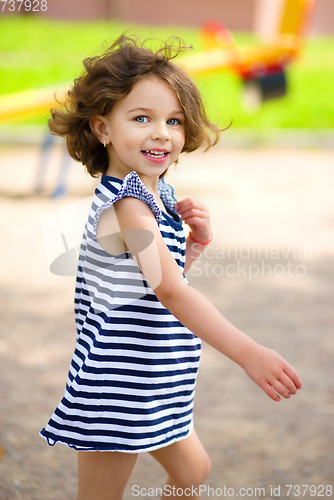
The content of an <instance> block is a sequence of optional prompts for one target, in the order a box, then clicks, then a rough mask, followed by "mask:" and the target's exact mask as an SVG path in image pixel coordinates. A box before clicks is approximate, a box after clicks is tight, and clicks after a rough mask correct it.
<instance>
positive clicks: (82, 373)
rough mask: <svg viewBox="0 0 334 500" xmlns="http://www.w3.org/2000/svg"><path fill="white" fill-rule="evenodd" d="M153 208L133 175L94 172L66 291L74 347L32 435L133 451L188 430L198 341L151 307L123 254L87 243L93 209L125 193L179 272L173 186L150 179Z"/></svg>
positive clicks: (180, 239) (91, 237)
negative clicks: (50, 410)
mask: <svg viewBox="0 0 334 500" xmlns="http://www.w3.org/2000/svg"><path fill="white" fill-rule="evenodd" d="M159 194H160V197H161V199H162V201H163V203H164V206H165V208H166V211H161V210H160V209H159V207H158V205H157V204H156V202H155V200H154V197H153V196H152V194H151V193H149V191H148V190H147V189H146V187H145V186H144V184H143V183H142V181H141V180H140V178H139V177H138V175H137V174H136V172H131V173H130V174H128V175H127V176H126V177H125V179H124V180H123V181H122V180H120V179H116V178H114V177H109V176H103V177H102V180H101V183H100V184H99V186H98V187H97V189H96V192H95V197H94V200H93V204H92V207H91V211H90V214H89V218H88V221H87V224H86V227H85V230H84V234H83V240H82V244H81V248H80V256H79V265H78V273H77V281H76V291H75V319H76V326H77V343H76V348H75V351H74V354H73V358H72V362H71V366H70V370H69V374H68V378H67V383H66V389H65V394H64V397H63V399H62V400H61V402H60V404H59V405H58V407H57V408H56V410H55V412H54V414H53V415H52V417H51V419H50V421H49V422H48V424H47V426H46V427H45V429H43V430H42V431H41V433H40V434H41V436H43V437H44V438H46V440H47V442H48V443H49V444H50V445H54V444H55V443H57V442H60V443H63V444H66V445H68V446H70V447H73V448H75V449H77V450H88V451H89V450H90V451H93V450H100V451H120V452H127V453H139V452H144V451H153V450H155V449H158V448H161V447H164V446H167V445H169V444H172V443H174V442H176V441H179V440H181V439H185V438H186V437H187V436H189V434H190V433H191V430H192V427H193V399H194V391H195V384H196V376H197V371H198V366H199V360H200V352H201V342H200V339H198V338H197V337H196V336H195V335H194V334H193V333H192V332H191V331H189V330H188V329H187V328H186V327H184V326H183V325H182V324H181V323H180V322H179V321H178V320H177V319H176V318H175V317H174V316H172V314H171V313H170V312H169V311H168V310H167V309H166V308H165V307H164V306H163V305H162V304H161V303H160V302H159V301H158V299H157V297H156V296H155V294H154V292H153V290H152V289H151V288H150V287H149V285H148V283H147V282H146V281H145V278H144V275H143V274H142V273H141V272H140V270H139V268H138V267H137V265H136V263H135V260H134V259H133V257H132V255H131V254H130V253H129V252H125V253H123V254H121V255H118V256H112V255H110V254H109V253H107V252H106V251H105V250H104V249H103V248H102V247H101V246H100V245H99V244H98V242H97V240H96V228H97V223H98V220H99V217H100V215H101V213H102V212H103V210H105V209H107V208H110V207H112V205H113V203H114V202H115V201H117V200H119V199H121V198H123V197H125V196H133V197H136V198H139V199H140V200H142V201H144V202H145V203H146V204H147V205H148V206H149V207H150V209H151V210H152V212H153V214H154V216H155V219H156V222H157V224H158V225H159V229H160V231H161V234H162V237H163V239H164V241H165V243H166V245H167V246H168V248H169V250H170V251H171V253H172V255H173V256H174V258H175V260H176V262H177V264H178V265H179V266H180V268H181V270H183V268H184V263H185V247H186V243H185V237H184V232H183V229H182V222H181V219H180V218H179V216H178V215H177V214H176V212H175V211H174V204H175V202H176V200H175V198H174V192H173V188H171V186H169V185H168V184H166V183H165V182H164V181H159Z"/></svg>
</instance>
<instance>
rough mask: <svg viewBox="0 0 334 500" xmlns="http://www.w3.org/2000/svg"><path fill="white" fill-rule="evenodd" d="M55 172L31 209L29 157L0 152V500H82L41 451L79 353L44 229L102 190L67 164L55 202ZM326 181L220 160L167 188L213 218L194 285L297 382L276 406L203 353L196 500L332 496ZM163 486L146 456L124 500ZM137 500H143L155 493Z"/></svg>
mask: <svg viewBox="0 0 334 500" xmlns="http://www.w3.org/2000/svg"><path fill="white" fill-rule="evenodd" d="M60 158H61V151H60V150H59V149H55V151H54V152H53V155H52V158H51V159H50V165H49V171H48V173H47V179H46V180H47V182H46V185H45V189H44V192H43V193H42V194H40V195H38V196H36V195H32V192H33V188H34V182H35V181H34V179H35V175H36V169H37V164H38V160H39V150H38V148H37V147H21V148H20V147H16V148H15V149H13V148H12V149H10V148H5V147H2V148H1V150H0V176H1V177H0V178H1V187H0V191H1V196H0V207H1V219H0V220H1V273H0V283H1V288H0V296H1V319H0V321H1V333H0V363H1V364H0V401H1V405H0V432H1V434H0V499H1V500H16V499H25V500H74V499H75V495H76V453H75V452H74V451H73V450H70V449H67V448H66V447H64V446H61V445H57V446H55V447H53V448H52V447H49V446H47V444H46V443H45V441H44V440H42V439H41V438H40V437H39V436H38V432H39V430H40V429H41V428H42V427H43V426H44V425H45V424H46V422H47V420H48V419H49V417H50V415H51V414H52V412H53V410H54V407H55V406H56V405H57V404H58V402H59V400H60V398H61V397H62V394H63V390H64V384H65V379H66V375H67V370H68V365H69V362H70V358H71V354H72V351H73V347H74V339H75V330H74V320H73V314H72V295H73V286H74V278H72V277H59V276H55V275H52V274H51V273H50V272H49V270H48V265H47V261H46V256H45V251H44V246H43V237H42V224H43V222H44V220H45V219H46V218H47V217H48V216H49V215H51V214H52V213H54V212H55V211H56V210H58V209H59V208H61V207H63V206H65V205H67V204H69V203H72V202H74V201H77V200H79V199H81V198H84V197H86V196H89V195H90V194H91V192H92V189H93V188H94V186H95V185H96V181H95V180H92V179H90V178H89V177H88V176H86V175H85V174H83V173H82V170H81V167H80V166H79V165H76V164H73V165H72V166H71V172H70V176H69V180H68V193H67V195H66V196H64V197H62V198H58V199H52V198H51V197H50V196H49V194H50V192H52V190H53V188H54V185H55V182H56V177H57V172H58V169H59V162H60ZM333 166H334V151H333V150H325V151H320V150H314V149H303V150H293V149H286V150H284V149H280V150H273V149H263V150H257V149H254V150H249V149H248V150H247V149H244V150H239V151H236V150H232V149H228V150H224V149H222V148H216V150H212V152H209V153H208V154H206V155H205V156H202V155H196V154H195V155H193V156H189V157H186V158H185V159H184V160H182V161H181V163H180V165H179V167H178V169H177V171H176V172H171V173H170V175H169V179H170V181H171V182H173V183H174V185H175V187H176V189H177V194H178V197H179V198H180V199H181V198H183V197H185V196H190V195H191V196H194V197H197V198H200V199H202V200H203V201H204V202H205V203H206V204H207V205H208V207H209V208H210V210H211V216H212V226H213V232H214V240H213V242H212V243H211V244H210V246H209V247H207V250H206V254H205V255H204V256H202V258H201V259H200V261H199V262H198V263H197V264H196V266H195V267H194V269H193V270H192V272H191V273H190V275H189V281H190V282H191V284H192V285H193V286H195V287H196V288H198V289H199V290H201V291H202V292H203V294H204V295H206V296H207V297H208V298H209V299H210V300H211V301H212V302H213V303H214V304H215V305H216V307H217V308H218V309H219V310H220V311H221V312H222V313H223V314H224V315H225V316H226V317H227V318H228V319H230V320H231V321H232V322H234V323H235V324H236V325H237V326H239V327H240V328H241V329H243V330H244V331H246V332H247V333H248V334H249V335H250V336H251V337H253V338H254V339H255V340H257V341H259V342H262V343H263V344H265V345H267V346H268V347H271V348H274V349H277V350H278V351H279V352H280V353H281V354H282V355H283V356H285V357H286V359H287V360H288V361H289V362H291V363H292V364H293V365H294V366H295V367H296V369H297V370H298V371H299V372H300V375H301V377H302V379H303V382H304V388H303V390H302V391H301V392H300V393H299V394H298V395H297V396H296V397H294V398H292V400H290V401H282V402H281V403H274V402H272V401H271V400H270V399H269V398H267V396H266V395H265V394H264V393H262V392H261V390H260V389H259V388H258V387H257V386H255V385H254V384H253V383H252V382H251V381H250V380H249V379H248V378H247V376H245V374H244V373H243V372H242V370H241V369H240V368H239V367H238V366H236V365H234V364H233V363H232V362H230V361H229V360H228V359H225V358H224V357H223V356H222V355H220V354H218V353H217V352H215V351H214V350H213V349H212V348H210V347H208V346H206V345H205V346H204V348H203V357H202V362H201V368H200V373H199V378H198V385H197V392H196V400H195V427H196V429H197V433H198V434H199V436H200V438H201V440H202V442H203V444H204V446H205V447H206V449H207V451H208V453H209V455H210V456H211V459H212V464H213V465H212V472H211V474H210V477H209V479H208V480H207V482H206V485H207V487H210V488H211V489H210V490H207V491H206V492H204V493H203V497H204V498H206V497H208V498H238V497H239V498H240V497H242V496H244V497H247V498H266V499H269V498H297V497H303V498H306V499H311V498H323V497H325V498H330V497H331V496H333V494H332V489H331V488H334V471H333V469H334V467H333V464H334V432H333V431H334V389H333V380H334V377H333V375H334V368H333V367H334V359H333V358H334V337H333V324H334V321H333V320H334V309H333V298H334V286H333V278H334V257H333V244H334V197H333V181H334V169H333ZM165 479H166V477H165V473H164V471H163V470H161V469H160V466H159V465H158V464H156V463H155V462H154V460H153V459H152V458H151V457H150V456H148V455H146V454H143V455H141V456H140V457H139V459H138V462H137V464H136V467H135V470H134V473H133V476H132V477H131V480H130V483H129V485H128V487H127V490H126V493H125V499H126V500H130V499H133V498H135V496H134V495H133V493H136V492H137V491H138V488H134V489H132V488H133V487H135V486H136V485H137V486H138V487H140V488H159V487H162V486H163V484H164V481H165ZM286 485H293V487H294V488H292V489H291V490H290V492H289V487H288V486H286ZM301 485H308V487H309V488H308V489H307V490H306V491H305V489H306V487H305V486H304V487H301V489H300V490H298V486H301ZM311 485H313V487H311ZM241 488H245V489H244V490H241ZM142 493H144V490H143V491H142ZM147 493H148V495H144V496H142V497H141V498H149V497H151V498H152V496H153V495H154V493H155V491H153V490H147Z"/></svg>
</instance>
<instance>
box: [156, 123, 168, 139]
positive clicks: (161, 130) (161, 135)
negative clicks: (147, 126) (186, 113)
mask: <svg viewBox="0 0 334 500" xmlns="http://www.w3.org/2000/svg"><path fill="white" fill-rule="evenodd" d="M152 139H154V140H160V141H169V140H170V133H169V130H168V125H167V124H166V123H156V124H155V126H154V128H153V131H152Z"/></svg>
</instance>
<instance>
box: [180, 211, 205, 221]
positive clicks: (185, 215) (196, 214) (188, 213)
mask: <svg viewBox="0 0 334 500" xmlns="http://www.w3.org/2000/svg"><path fill="white" fill-rule="evenodd" d="M179 215H180V217H181V218H182V220H187V219H189V218H190V217H197V218H199V219H202V220H208V217H207V214H206V213H205V212H203V211H201V210H197V209H195V208H192V209H190V210H186V211H185V212H182V214H181V213H180V212H179Z"/></svg>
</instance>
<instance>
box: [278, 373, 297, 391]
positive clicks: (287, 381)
mask: <svg viewBox="0 0 334 500" xmlns="http://www.w3.org/2000/svg"><path fill="white" fill-rule="evenodd" d="M279 380H280V382H281V383H282V384H283V385H284V387H286V388H287V390H288V391H289V392H290V393H291V394H296V392H297V390H298V389H297V386H296V384H295V383H294V381H293V380H292V379H291V378H290V377H289V375H287V374H286V373H284V372H283V374H282V375H281V377H280V378H279Z"/></svg>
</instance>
